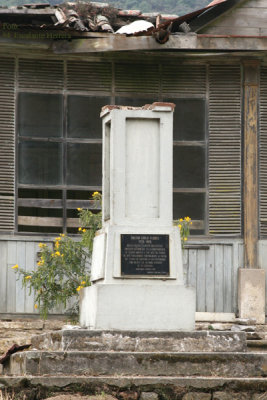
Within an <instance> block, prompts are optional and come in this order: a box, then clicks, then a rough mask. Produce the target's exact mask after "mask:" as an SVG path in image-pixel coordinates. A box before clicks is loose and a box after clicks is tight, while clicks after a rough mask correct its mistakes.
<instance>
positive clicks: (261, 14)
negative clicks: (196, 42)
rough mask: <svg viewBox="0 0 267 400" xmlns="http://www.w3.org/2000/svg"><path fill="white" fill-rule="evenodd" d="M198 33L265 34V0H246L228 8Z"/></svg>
mask: <svg viewBox="0 0 267 400" xmlns="http://www.w3.org/2000/svg"><path fill="white" fill-rule="evenodd" d="M200 33H206V34H214V35H223V34H225V35H247V36H250V35H251V36H266V34H267V0H248V1H245V2H243V3H242V4H241V5H240V6H239V7H236V8H233V9H232V10H229V11H228V12H227V13H225V14H224V15H222V16H221V17H219V18H218V19H217V20H215V21H214V22H212V23H211V24H210V25H208V26H207V27H205V28H203V29H202V30H201V31H200Z"/></svg>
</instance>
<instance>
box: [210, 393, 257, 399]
mask: <svg viewBox="0 0 267 400" xmlns="http://www.w3.org/2000/svg"><path fill="white" fill-rule="evenodd" d="M250 399H251V395H250V394H248V393H247V392H246V393H236V392H234V393H233V392H215V393H214V394H213V400H250Z"/></svg>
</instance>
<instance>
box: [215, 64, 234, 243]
mask: <svg viewBox="0 0 267 400" xmlns="http://www.w3.org/2000/svg"><path fill="white" fill-rule="evenodd" d="M209 76H210V80H209V82H210V86H209V96H210V101H209V232H210V234H212V235H225V234H228V235H240V234H241V82H240V66H235V65H232V66H231V65H225V66H219V65H211V66H210V75H209Z"/></svg>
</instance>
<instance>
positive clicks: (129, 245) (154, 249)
mask: <svg viewBox="0 0 267 400" xmlns="http://www.w3.org/2000/svg"><path fill="white" fill-rule="evenodd" d="M169 274H170V257H169V235H143V234H142V235H135V234H134V235H128V234H127V235H121V275H122V276H123V275H146V276H147V275H153V276H168V275H169Z"/></svg>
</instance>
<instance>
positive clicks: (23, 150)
mask: <svg viewBox="0 0 267 400" xmlns="http://www.w3.org/2000/svg"><path fill="white" fill-rule="evenodd" d="M61 161H62V145H61V144H60V143H50V142H31V141H28V142H22V143H19V183H22V184H36V185H59V184H61V183H62V172H61V164H62V162H61Z"/></svg>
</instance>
